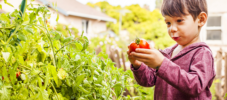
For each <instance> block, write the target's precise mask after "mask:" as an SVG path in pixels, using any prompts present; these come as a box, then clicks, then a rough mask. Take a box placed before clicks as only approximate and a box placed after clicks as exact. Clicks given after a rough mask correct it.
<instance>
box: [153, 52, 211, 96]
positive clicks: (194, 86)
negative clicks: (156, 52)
mask: <svg viewBox="0 0 227 100" xmlns="http://www.w3.org/2000/svg"><path fill="white" fill-rule="evenodd" d="M156 75H157V76H158V77H160V78H162V79H163V80H165V81H166V82H167V83H168V84H170V85H172V86H173V87H175V88H177V89H178V90H180V91H181V92H183V93H186V94H188V95H191V96H198V95H199V94H200V93H201V92H203V91H204V90H205V88H206V87H208V86H209V85H211V84H212V82H213V79H214V77H215V71H214V60H213V56H212V54H211V53H210V52H209V51H208V50H204V51H201V52H198V53H197V54H196V55H195V56H194V58H193V59H192V62H191V66H190V67H189V72H186V71H185V70H183V69H181V67H180V66H178V65H177V64H175V63H174V62H172V61H170V60H169V59H167V58H165V59H164V61H163V63H162V64H161V66H160V68H159V70H158V72H157V74H156Z"/></svg>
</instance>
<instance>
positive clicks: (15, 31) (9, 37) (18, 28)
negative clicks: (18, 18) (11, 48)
mask: <svg viewBox="0 0 227 100" xmlns="http://www.w3.org/2000/svg"><path fill="white" fill-rule="evenodd" d="M19 28H20V25H19V26H18V27H17V28H16V30H15V31H14V32H13V34H12V35H11V36H10V37H9V39H8V40H7V42H6V44H8V43H9V41H10V40H11V39H12V38H13V35H14V34H15V33H16V32H17V30H18V29H19Z"/></svg>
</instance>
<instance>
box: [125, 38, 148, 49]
mask: <svg viewBox="0 0 227 100" xmlns="http://www.w3.org/2000/svg"><path fill="white" fill-rule="evenodd" d="M128 48H129V52H133V51H135V50H136V48H144V49H150V46H149V44H148V43H147V41H146V40H143V39H139V38H136V40H135V41H134V42H132V43H131V44H130V45H129V46H128Z"/></svg>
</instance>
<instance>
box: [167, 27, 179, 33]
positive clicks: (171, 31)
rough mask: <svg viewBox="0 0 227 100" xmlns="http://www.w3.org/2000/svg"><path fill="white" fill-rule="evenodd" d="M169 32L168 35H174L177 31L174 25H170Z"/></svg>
mask: <svg viewBox="0 0 227 100" xmlns="http://www.w3.org/2000/svg"><path fill="white" fill-rule="evenodd" d="M169 31H170V33H175V32H176V31H177V27H176V26H174V25H171V27H170V29H169Z"/></svg>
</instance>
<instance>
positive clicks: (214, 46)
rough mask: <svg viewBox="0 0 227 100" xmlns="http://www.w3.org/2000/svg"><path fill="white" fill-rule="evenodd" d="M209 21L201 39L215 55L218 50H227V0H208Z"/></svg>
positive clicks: (203, 29)
mask: <svg viewBox="0 0 227 100" xmlns="http://www.w3.org/2000/svg"><path fill="white" fill-rule="evenodd" d="M207 5H208V21H207V23H206V25H205V26H204V27H203V28H202V30H201V36H200V38H201V40H202V41H203V42H206V43H207V44H208V45H209V46H210V48H211V50H212V52H213V55H214V56H215V55H216V53H217V51H218V50H220V48H222V50H224V51H226V52H227V6H226V5H227V0H207Z"/></svg>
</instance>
